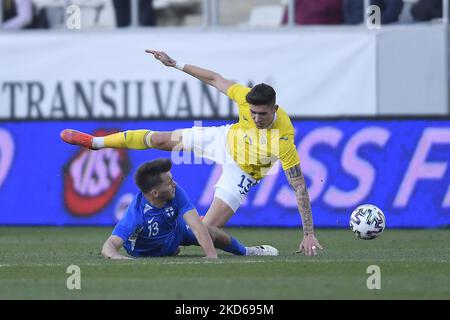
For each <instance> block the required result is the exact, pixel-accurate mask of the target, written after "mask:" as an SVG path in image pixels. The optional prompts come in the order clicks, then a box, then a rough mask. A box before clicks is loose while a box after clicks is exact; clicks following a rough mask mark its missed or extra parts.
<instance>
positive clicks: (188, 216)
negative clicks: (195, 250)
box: [183, 209, 217, 259]
mask: <svg viewBox="0 0 450 320" xmlns="http://www.w3.org/2000/svg"><path fill="white" fill-rule="evenodd" d="M183 218H184V220H185V221H186V223H187V224H188V225H189V227H190V228H191V230H192V232H193V233H194V235H195V238H196V239H197V242H198V244H199V245H200V247H202V249H203V251H204V252H205V255H206V258H212V259H217V251H216V248H215V247H214V244H213V241H212V239H211V236H210V234H209V232H208V228H207V227H206V225H205V224H204V223H203V222H202V221H201V220H200V217H199V215H198V212H197V210H195V209H192V210H190V211H188V212H186V213H185V214H184V215H183Z"/></svg>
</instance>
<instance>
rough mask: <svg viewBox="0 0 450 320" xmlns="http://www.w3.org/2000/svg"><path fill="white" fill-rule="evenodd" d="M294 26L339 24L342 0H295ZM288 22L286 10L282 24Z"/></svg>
mask: <svg viewBox="0 0 450 320" xmlns="http://www.w3.org/2000/svg"><path fill="white" fill-rule="evenodd" d="M294 16H295V24H341V23H342V22H343V16H342V0H314V1H311V0H295V12H294ZM287 21H288V12H287V8H286V10H285V11H284V17H283V24H286V23H287Z"/></svg>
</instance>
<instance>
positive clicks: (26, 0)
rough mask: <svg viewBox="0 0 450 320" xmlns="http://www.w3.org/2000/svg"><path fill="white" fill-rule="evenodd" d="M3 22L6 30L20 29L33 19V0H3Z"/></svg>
mask: <svg viewBox="0 0 450 320" xmlns="http://www.w3.org/2000/svg"><path fill="white" fill-rule="evenodd" d="M2 2H3V4H2V5H3V21H4V22H3V23H2V28H3V29H5V30H19V29H24V28H25V27H27V26H29V25H30V24H31V22H32V21H33V5H32V3H31V0H3V1H2Z"/></svg>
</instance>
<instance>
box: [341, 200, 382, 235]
mask: <svg viewBox="0 0 450 320" xmlns="http://www.w3.org/2000/svg"><path fill="white" fill-rule="evenodd" d="M385 227H386V218H385V217H384V214H383V211H381V210H380V208H378V207H377V206H374V205H373V204H363V205H361V206H359V207H358V208H356V209H355V210H353V212H352V214H351V216H350V229H351V230H352V231H353V233H355V234H356V235H357V236H358V238H360V239H364V240H371V239H375V238H377V237H378V236H379V235H380V234H381V233H382V232H383V230H384V228H385Z"/></svg>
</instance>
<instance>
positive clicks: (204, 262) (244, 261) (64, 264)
mask: <svg viewBox="0 0 450 320" xmlns="http://www.w3.org/2000/svg"><path fill="white" fill-rule="evenodd" d="M144 259H145V258H142V259H136V260H135V261H137V262H138V263H136V264H133V265H152V264H155V265H202V264H205V265H206V264H252V263H269V262H277V263H322V262H325V263H343V262H365V263H381V262H403V263H418V262H438V263H450V260H442V259H421V260H408V259H396V260H393V259H376V258H375V259H345V260H338V259H307V258H305V259H302V260H292V259H271V260H212V261H208V260H199V261H157V260H156V259H155V260H150V259H151V258H148V259H149V260H148V261H149V263H143V262H144V261H146V260H144ZM122 261H123V260H122ZM126 261H127V262H132V261H133V260H126ZM150 261H151V262H150ZM71 264H77V263H37V264H0V268H13V267H68V266H69V265H71ZM77 265H79V266H107V265H108V264H105V263H78V264H77ZM109 265H111V266H114V261H110V263H109ZM116 265H119V266H124V265H131V264H116Z"/></svg>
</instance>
